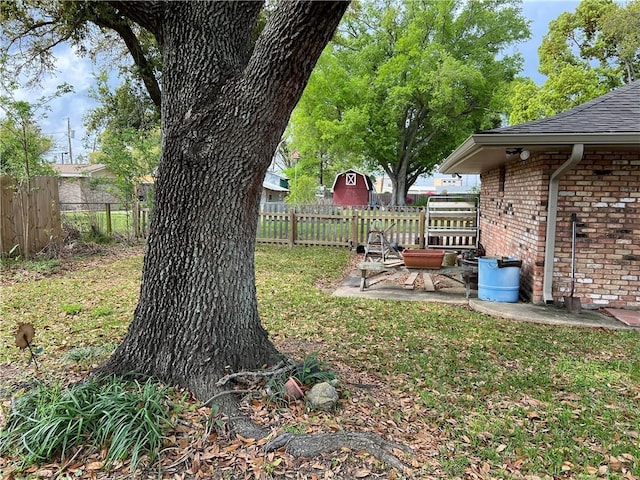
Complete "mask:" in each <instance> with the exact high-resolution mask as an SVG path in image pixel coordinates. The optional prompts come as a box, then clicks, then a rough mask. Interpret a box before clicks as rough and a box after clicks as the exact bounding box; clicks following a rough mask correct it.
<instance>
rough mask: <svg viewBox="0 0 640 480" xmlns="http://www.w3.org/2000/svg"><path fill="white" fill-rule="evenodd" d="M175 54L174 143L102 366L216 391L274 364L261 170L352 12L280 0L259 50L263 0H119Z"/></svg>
mask: <svg viewBox="0 0 640 480" xmlns="http://www.w3.org/2000/svg"><path fill="white" fill-rule="evenodd" d="M116 3H117V6H118V8H119V9H120V11H121V12H123V13H124V14H125V15H126V14H127V12H128V10H127V9H128V8H130V9H131V12H130V16H131V18H133V19H134V20H137V19H143V20H142V21H144V22H145V23H144V26H145V27H147V28H149V29H150V30H151V31H152V32H153V33H154V34H155V35H156V38H158V40H159V43H160V45H161V49H162V51H163V62H164V63H163V77H162V123H163V127H162V128H163V145H162V155H161V159H160V166H159V170H158V176H157V181H156V196H155V208H154V217H153V220H152V224H151V232H150V235H149V244H148V251H147V254H146V256H145V261H144V270H143V278H142V287H141V291H140V300H139V304H138V307H137V309H136V311H135V316H134V319H133V322H132V323H131V326H130V327H129V331H128V333H127V335H126V337H125V339H124V341H123V343H122V344H121V345H120V346H119V347H118V349H117V350H116V351H115V353H114V354H113V356H112V357H111V358H110V359H109V361H108V362H107V364H106V365H105V366H104V367H103V368H102V369H101V372H102V373H105V372H115V373H126V372H140V373H143V374H148V375H153V376H156V377H158V378H160V379H161V380H163V381H165V382H168V383H171V384H178V385H183V386H185V387H187V388H188V389H189V390H190V391H191V392H192V393H193V394H195V395H196V396H197V397H198V398H200V399H203V400H206V399H207V398H209V397H210V396H211V395H212V394H213V393H215V392H216V390H217V389H216V387H215V383H216V381H217V380H218V379H219V378H220V377H221V376H222V375H224V374H225V373H229V372H230V371H237V370H245V369H255V368H259V367H261V366H263V365H268V364H271V363H273V362H274V360H275V358H276V354H277V351H276V349H275V348H274V346H273V345H272V343H271V342H270V340H269V338H268V334H267V332H266V331H265V329H264V328H263V327H262V325H261V323H260V318H259V315H258V308H257V300H256V290H255V275H254V246H255V236H256V227H257V221H258V213H259V204H260V195H261V192H262V180H263V178H264V175H265V172H266V170H267V168H268V166H269V163H270V161H271V158H272V155H273V153H274V151H275V148H276V146H277V144H278V141H279V140H280V138H281V135H282V133H283V132H284V129H285V127H286V124H287V121H288V119H289V115H290V113H291V110H292V109H293V107H294V106H295V104H296V102H297V101H298V99H299V97H300V95H301V94H302V91H303V89H304V86H305V84H306V82H307V79H308V77H309V75H310V73H311V70H312V69H313V66H314V65H315V62H316V60H317V58H318V56H319V55H320V53H321V51H322V49H323V48H324V46H325V45H326V43H327V42H328V40H329V39H330V37H331V35H332V34H333V31H334V30H335V28H336V26H337V24H338V22H339V20H340V18H341V16H342V14H343V13H344V10H345V9H346V7H347V4H346V3H343V2H282V3H280V4H279V5H278V7H277V11H276V12H275V13H274V14H273V15H272V16H271V18H270V20H269V23H268V24H267V26H266V27H265V29H264V30H263V31H262V33H261V36H260V37H259V39H258V40H257V42H256V43H255V46H254V48H253V50H252V51H251V41H252V34H253V33H254V26H255V23H256V19H257V16H258V13H259V10H260V7H261V4H260V3H256V2H246V3H242V2H184V3H182V2H180V3H178V2H169V3H167V4H163V6H162V11H159V10H158V4H150V5H151V6H150V7H149V8H150V10H149V12H148V13H149V15H148V16H147V17H145V16H144V13H145V12H143V11H141V8H142V6H144V4H140V3H138V2H114V4H116Z"/></svg>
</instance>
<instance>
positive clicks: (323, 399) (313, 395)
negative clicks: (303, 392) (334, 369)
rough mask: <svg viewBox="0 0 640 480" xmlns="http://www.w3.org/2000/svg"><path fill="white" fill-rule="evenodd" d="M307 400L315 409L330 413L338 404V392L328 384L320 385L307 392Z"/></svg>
mask: <svg viewBox="0 0 640 480" xmlns="http://www.w3.org/2000/svg"><path fill="white" fill-rule="evenodd" d="M307 400H308V401H309V403H310V404H311V406H312V407H313V408H317V409H318V410H324V411H329V410H332V409H333V408H334V407H335V406H336V405H337V403H338V392H337V390H336V389H335V387H334V386H333V385H331V384H330V383H328V382H322V383H318V384H317V385H314V386H313V388H312V389H311V390H309V391H308V392H307Z"/></svg>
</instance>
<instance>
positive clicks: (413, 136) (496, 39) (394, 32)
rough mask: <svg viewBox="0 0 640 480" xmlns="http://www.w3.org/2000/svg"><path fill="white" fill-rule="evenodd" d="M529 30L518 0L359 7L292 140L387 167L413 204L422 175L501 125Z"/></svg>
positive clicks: (310, 91) (309, 150)
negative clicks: (508, 51)
mask: <svg viewBox="0 0 640 480" xmlns="http://www.w3.org/2000/svg"><path fill="white" fill-rule="evenodd" d="M528 36H529V30H528V26H527V22H526V20H525V19H524V18H523V17H522V16H521V13H520V9H519V7H518V5H517V2H514V1H510V0H493V1H491V2H462V1H453V0H448V1H440V2H431V1H404V2H399V1H385V2H363V3H361V4H357V5H355V6H354V8H353V9H352V10H351V11H350V12H349V13H348V15H347V16H346V17H345V18H344V19H343V23H342V25H341V28H340V34H339V35H338V36H337V38H335V39H334V42H333V43H332V44H331V45H330V47H329V48H327V49H326V50H325V52H324V54H323V57H322V58H321V60H320V62H319V64H318V66H317V68H316V70H315V71H314V73H313V75H312V77H311V80H310V82H309V84H308V86H307V88H306V90H305V93H304V95H303V98H302V99H301V101H300V103H299V104H298V106H297V108H296V110H295V111H294V114H293V117H292V128H291V131H292V144H293V145H294V146H295V147H296V148H298V149H299V150H300V152H301V154H302V156H303V157H308V156H316V157H317V158H322V157H323V156H328V157H329V158H330V160H331V162H338V164H339V165H340V167H344V166H362V168H364V169H365V170H368V171H375V170H383V171H384V172H385V174H386V175H388V176H389V177H390V178H391V180H392V183H393V186H394V197H393V201H394V203H395V204H404V201H405V198H406V193H407V190H408V189H409V187H410V186H411V185H412V184H413V183H415V181H416V180H417V179H418V177H419V176H420V175H423V174H428V173H430V172H431V171H432V170H433V169H434V168H435V166H436V165H437V164H438V163H439V162H441V161H442V159H443V158H445V157H446V156H447V155H448V154H449V153H450V152H451V151H452V150H453V149H454V148H455V147H456V145H457V144H458V143H459V142H461V141H462V140H464V138H466V136H468V135H469V134H470V133H472V132H473V131H475V130H477V129H481V128H489V127H493V126H495V125H497V124H498V123H499V120H500V113H501V112H503V111H505V108H504V107H505V105H504V98H503V92H504V91H505V90H506V86H507V85H508V84H509V82H510V81H511V80H512V79H513V77H514V76H515V74H516V73H517V72H518V71H519V69H520V67H521V62H520V58H519V57H518V56H508V55H505V54H504V49H505V48H506V47H508V46H509V45H512V44H513V43H514V42H517V41H519V40H524V39H526V38H528ZM347 162H348V163H347Z"/></svg>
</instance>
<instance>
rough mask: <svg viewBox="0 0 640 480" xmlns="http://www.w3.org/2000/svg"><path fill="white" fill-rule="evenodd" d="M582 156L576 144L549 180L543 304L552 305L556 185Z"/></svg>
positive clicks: (556, 204)
mask: <svg viewBox="0 0 640 480" xmlns="http://www.w3.org/2000/svg"><path fill="white" fill-rule="evenodd" d="M583 155H584V144H582V143H576V144H574V145H573V149H572V150H571V156H570V157H569V159H568V160H567V161H566V162H564V163H563V164H562V165H561V166H560V167H559V168H558V169H557V170H556V171H555V172H553V174H551V179H550V180H549V200H548V202H547V236H546V239H545V243H544V245H545V246H544V276H543V279H542V295H543V298H544V303H553V292H552V287H553V259H554V257H555V255H554V253H555V249H556V220H557V218H558V184H559V183H560V178H561V177H562V176H563V175H564V174H565V173H566V172H567V171H568V170H571V169H572V168H573V167H575V166H576V165H577V164H578V163H579V162H580V160H582V157H583Z"/></svg>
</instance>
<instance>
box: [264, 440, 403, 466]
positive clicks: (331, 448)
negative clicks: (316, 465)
mask: <svg viewBox="0 0 640 480" xmlns="http://www.w3.org/2000/svg"><path fill="white" fill-rule="evenodd" d="M280 447H285V450H286V451H287V452H288V453H290V454H291V455H293V456H294V457H315V456H318V455H320V454H321V453H329V452H335V451H338V450H340V449H341V448H343V447H347V448H350V449H352V450H356V451H358V450H364V451H366V452H368V453H370V454H371V455H373V456H374V457H376V458H377V459H378V460H380V461H382V462H384V463H386V464H387V465H389V466H391V467H393V468H396V469H398V470H399V471H401V472H402V471H404V469H405V468H407V465H405V464H404V463H403V462H402V461H401V460H400V459H399V458H398V457H397V456H396V454H395V453H394V452H393V450H399V451H403V452H406V453H408V454H410V455H411V454H413V450H411V449H410V448H409V447H407V446H406V445H402V444H400V443H395V442H390V441H388V440H385V439H384V438H382V437H381V436H380V435H378V434H375V433H372V432H331V433H316V434H299V435H294V434H291V433H283V434H282V435H280V436H278V437H277V438H275V439H274V440H272V441H271V442H269V443H268V444H267V445H265V447H264V448H265V451H266V452H270V451H272V450H277V449H278V448H280Z"/></svg>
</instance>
